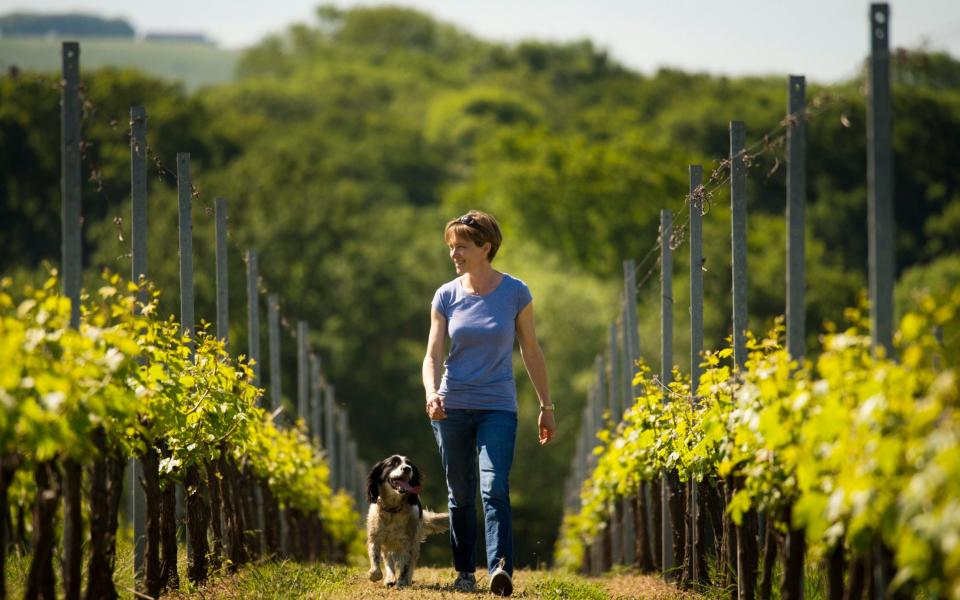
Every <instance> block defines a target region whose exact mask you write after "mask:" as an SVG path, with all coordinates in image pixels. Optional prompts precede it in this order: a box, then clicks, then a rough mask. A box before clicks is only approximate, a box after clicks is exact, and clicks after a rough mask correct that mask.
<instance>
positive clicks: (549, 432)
mask: <svg viewBox="0 0 960 600" xmlns="http://www.w3.org/2000/svg"><path fill="white" fill-rule="evenodd" d="M538 425H539V428H540V445H541V446H546V445H547V444H549V443H550V440H552V439H553V437H554V436H555V435H557V424H556V423H555V422H554V421H553V411H552V410H542V409H541V410H540V418H539V419H538Z"/></svg>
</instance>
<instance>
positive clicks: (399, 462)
mask: <svg viewBox="0 0 960 600" xmlns="http://www.w3.org/2000/svg"><path fill="white" fill-rule="evenodd" d="M422 489H423V484H422V483H421V476H420V469H418V468H417V466H416V465H414V464H413V463H412V462H410V459H408V458H407V457H406V456H400V455H399V454H394V455H393V456H391V457H388V458H385V459H383V460H381V461H380V462H378V463H377V464H375V465H374V466H373V469H371V470H370V474H369V475H368V476H367V500H368V501H369V502H370V510H369V511H368V512H367V552H368V553H369V555H370V571H369V575H370V581H379V580H380V578H381V577H383V576H384V572H383V571H385V572H386V577H385V578H384V581H383V582H384V584H385V585H388V586H394V585H396V586H397V587H401V586H405V585H410V582H411V580H412V579H413V569H414V568H415V567H416V564H417V558H418V557H419V556H420V544H421V543H422V542H423V540H424V539H426V537H427V536H428V535H430V534H431V533H440V532H442V531H446V530H447V528H448V527H449V525H450V523H449V517H448V514H447V513H435V512H431V511H429V510H424V508H423V504H421V503H420V491H421V490H422ZM381 559H382V560H383V571H381V570H380V561H381Z"/></svg>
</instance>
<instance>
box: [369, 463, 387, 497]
mask: <svg viewBox="0 0 960 600" xmlns="http://www.w3.org/2000/svg"><path fill="white" fill-rule="evenodd" d="M387 460H388V459H383V460H381V461H380V462H378V463H377V464H375V465H373V468H372V469H370V474H369V475H367V502H369V503H370V504H373V503H375V502H376V501H377V498H379V497H380V479H381V478H382V477H383V475H382V473H383V469H384V467H386V466H387Z"/></svg>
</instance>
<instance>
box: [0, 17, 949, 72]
mask: <svg viewBox="0 0 960 600" xmlns="http://www.w3.org/2000/svg"><path fill="white" fill-rule="evenodd" d="M321 3H324V1H323V0H271V1H264V0H153V1H151V2H144V1H142V0H29V1H27V0H0V13H7V12H12V11H15V10H21V11H31V12H62V11H81V12H92V13H97V14H101V15H103V16H108V17H122V18H125V19H127V20H128V21H129V22H130V23H131V24H132V25H133V26H134V27H135V28H136V29H137V31H138V32H139V33H145V32H147V31H198V32H203V33H206V34H207V35H208V36H209V37H210V38H212V39H214V40H215V41H217V42H218V43H219V44H220V45H221V46H222V47H226V48H239V47H243V46H246V45H250V44H253V43H256V42H257V41H258V40H260V39H262V38H263V37H264V36H265V35H268V34H270V33H279V32H282V31H283V30H284V29H286V27H287V26H288V25H290V24H292V23H296V22H301V23H313V22H314V21H315V19H314V11H315V7H316V6H317V5H318V4H321ZM330 3H331V4H334V5H336V6H339V7H341V8H348V7H351V6H358V5H367V6H369V5H372V4H380V3H381V2H377V1H375V0H366V1H354V0H339V1H335V2H330ZM392 4H397V5H401V6H407V7H411V8H416V9H418V10H422V11H424V12H427V13H429V14H431V15H433V16H434V17H436V18H438V19H440V20H442V21H445V22H449V23H452V24H454V25H456V26H458V27H459V28H461V29H463V30H465V31H467V32H469V33H471V34H473V35H476V36H478V37H481V38H484V39H487V40H492V41H503V42H516V41H519V40H521V39H537V40H546V41H560V42H563V41H573V40H581V39H584V38H589V39H590V40H592V41H593V42H594V44H595V45H597V46H598V47H600V48H603V49H606V50H607V51H608V52H609V54H610V55H611V56H612V57H613V58H614V59H615V60H617V61H618V62H620V63H622V64H624V65H626V66H628V67H630V68H633V69H637V70H640V71H642V72H645V73H651V72H653V71H655V70H656V69H657V68H659V67H663V66H667V67H675V68H680V69H684V70H688V71H707V72H710V73H715V74H726V75H767V74H786V73H791V74H798V75H806V76H807V78H808V79H810V80H813V81H818V82H824V83H826V82H832V81H837V80H840V79H845V78H848V77H850V76H852V75H854V74H855V73H856V71H857V66H858V64H859V62H860V60H861V59H862V58H863V57H865V56H866V54H867V53H868V48H869V38H868V21H867V14H868V10H869V2H866V1H861V0H793V1H788V0H726V1H724V0H656V1H653V0H396V1H394V2H392ZM890 7H891V8H890V10H891V17H892V19H891V24H890V26H891V29H890V38H891V44H892V46H893V47H897V46H905V47H918V46H920V45H921V44H926V45H927V47H928V48H930V49H932V50H945V51H948V52H950V54H952V55H953V56H957V57H960V0H893V1H891V2H890Z"/></svg>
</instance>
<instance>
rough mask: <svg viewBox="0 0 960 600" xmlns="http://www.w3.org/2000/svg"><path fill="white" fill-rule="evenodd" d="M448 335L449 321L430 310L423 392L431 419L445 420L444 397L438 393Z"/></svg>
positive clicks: (424, 360) (424, 358) (435, 310)
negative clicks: (444, 343) (444, 344)
mask: <svg viewBox="0 0 960 600" xmlns="http://www.w3.org/2000/svg"><path fill="white" fill-rule="evenodd" d="M446 334H447V319H446V317H444V316H443V315H442V314H440V312H439V311H437V309H436V308H433V307H431V308H430V335H429V336H427V354H426V356H424V357H423V391H424V392H425V394H426V400H427V415H429V416H430V418H431V419H445V418H446V417H447V415H446V413H444V412H443V396H441V395H440V394H438V393H437V389H439V387H440V378H441V375H442V371H441V369H442V367H443V338H444V336H445V335H446Z"/></svg>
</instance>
